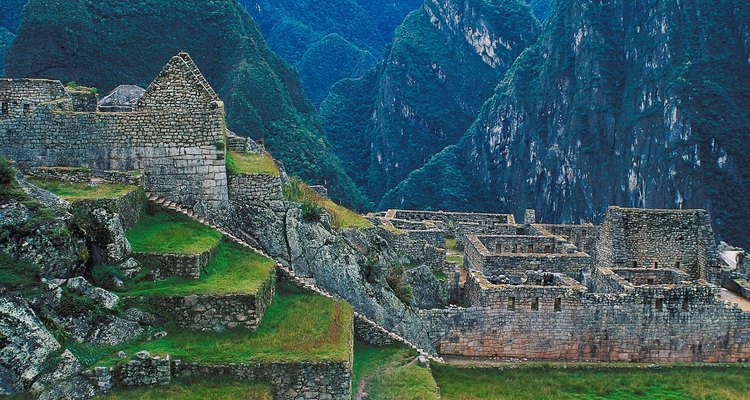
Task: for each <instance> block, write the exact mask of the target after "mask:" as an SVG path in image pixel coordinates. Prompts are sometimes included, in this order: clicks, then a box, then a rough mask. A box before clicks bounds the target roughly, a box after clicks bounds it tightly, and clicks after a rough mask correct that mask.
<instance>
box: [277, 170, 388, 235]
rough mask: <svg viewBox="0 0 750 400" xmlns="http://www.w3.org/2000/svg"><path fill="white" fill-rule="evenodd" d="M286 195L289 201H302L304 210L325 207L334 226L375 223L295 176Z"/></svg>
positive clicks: (367, 226)
mask: <svg viewBox="0 0 750 400" xmlns="http://www.w3.org/2000/svg"><path fill="white" fill-rule="evenodd" d="M284 197H285V198H286V199H287V200H288V201H292V202H296V203H301V204H302V205H303V211H304V210H305V209H306V207H305V206H308V207H307V208H308V209H309V208H316V207H317V208H323V209H325V210H326V212H328V214H329V215H330V216H331V218H332V219H333V226H334V227H336V228H338V229H347V228H354V229H365V228H372V227H373V226H374V224H373V223H372V222H370V221H369V220H368V219H367V218H365V217H363V216H361V215H359V214H357V213H356V212H354V211H352V210H350V209H348V208H346V207H343V206H340V205H338V204H336V203H334V202H333V201H332V200H330V199H327V198H325V197H322V196H320V195H319V194H318V193H316V192H315V191H314V190H313V189H312V188H310V186H308V185H306V184H305V183H304V182H302V181H301V180H299V179H298V178H293V179H292V180H291V182H290V183H289V184H288V185H285V186H284Z"/></svg>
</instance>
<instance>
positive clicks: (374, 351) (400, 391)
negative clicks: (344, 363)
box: [352, 342, 439, 400]
mask: <svg viewBox="0 0 750 400" xmlns="http://www.w3.org/2000/svg"><path fill="white" fill-rule="evenodd" d="M416 356H417V354H416V352H415V351H414V350H412V349H410V348H408V347H406V346H403V345H394V346H386V347H373V346H369V345H366V344H364V343H359V342H357V343H355V346H354V368H353V374H352V375H353V386H352V387H353V393H352V394H353V395H356V392H357V389H358V387H359V384H360V382H363V380H364V382H365V392H367V393H368V399H372V400H401V399H403V400H412V399H413V400H421V399H438V398H439V395H438V389H437V385H436V384H435V380H434V379H433V378H432V376H431V375H430V370H429V369H427V368H426V367H421V366H419V365H417V364H416V363H415V364H409V363H410V362H411V361H413V360H414V358H415V357H416Z"/></svg>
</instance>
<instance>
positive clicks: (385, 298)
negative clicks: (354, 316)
mask: <svg viewBox="0 0 750 400" xmlns="http://www.w3.org/2000/svg"><path fill="white" fill-rule="evenodd" d="M235 206H236V207H237V209H236V210H235V211H236V215H237V216H238V218H236V220H235V221H236V224H235V225H233V226H231V227H230V228H232V229H233V230H234V231H235V232H236V233H237V234H238V236H240V237H241V238H243V239H245V240H247V241H250V242H252V243H259V244H260V246H261V247H262V248H263V249H264V250H265V251H266V252H267V253H268V254H269V255H270V256H272V257H273V258H275V259H276V260H278V261H280V262H281V263H283V264H285V265H287V266H289V267H290V268H291V269H292V270H293V271H294V272H295V273H296V275H297V276H299V277H301V278H307V279H309V280H310V281H312V282H314V284H315V285H317V286H318V287H320V288H321V289H323V290H325V291H327V292H329V293H331V294H333V295H336V296H339V297H340V298H342V299H344V300H346V301H347V302H348V303H350V304H351V305H352V306H353V307H354V309H355V310H356V311H357V312H358V313H361V314H363V315H365V316H366V317H368V318H369V319H371V320H373V321H376V322H377V323H378V324H380V325H381V326H383V327H386V328H388V329H390V330H392V331H393V332H396V333H398V334H399V335H400V336H402V337H404V338H406V339H408V340H409V341H411V342H412V343H414V344H416V345H417V346H419V347H421V348H423V349H425V350H427V351H433V352H434V348H433V347H432V343H430V342H429V341H428V340H426V338H427V332H426V331H425V330H424V327H423V325H422V322H421V321H420V320H419V318H418V316H417V314H416V312H415V311H414V310H413V309H412V308H411V307H410V306H407V305H406V304H404V303H403V302H401V300H399V299H398V298H397V297H396V295H395V294H394V293H393V291H392V290H391V289H390V288H388V286H387V285H386V284H385V282H384V281H383V282H377V281H376V282H369V281H368V280H367V279H366V277H365V272H364V267H365V265H367V264H368V263H375V264H377V265H378V267H377V268H379V269H382V270H387V269H388V267H389V266H390V265H394V264H396V263H398V261H399V257H398V255H397V254H396V253H395V252H394V251H393V249H392V248H390V247H389V245H388V243H387V241H386V240H385V239H384V238H382V237H381V236H379V234H378V232H379V228H372V229H367V230H357V229H347V230H345V231H344V232H340V231H336V230H333V229H332V228H331V227H330V226H329V225H327V224H326V223H325V219H324V222H322V223H321V222H310V221H306V220H305V219H304V218H303V217H302V212H301V209H300V206H299V205H298V204H296V203H290V202H286V201H273V202H269V203H252V202H247V203H243V204H235Z"/></svg>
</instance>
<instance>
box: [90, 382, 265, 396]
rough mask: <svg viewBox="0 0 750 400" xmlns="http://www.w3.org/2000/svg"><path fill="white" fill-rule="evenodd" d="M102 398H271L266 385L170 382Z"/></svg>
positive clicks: (120, 390) (118, 392)
mask: <svg viewBox="0 0 750 400" xmlns="http://www.w3.org/2000/svg"><path fill="white" fill-rule="evenodd" d="M99 398H100V399H104V400H126V399H127V400H222V399H245V400H271V398H272V397H271V389H270V388H269V387H268V385H260V384H252V383H245V382H233V383H200V382H194V383H192V382H191V383H172V384H171V385H169V386H160V387H154V388H135V389H119V390H117V391H115V392H113V393H110V394H108V395H106V396H101V397H99Z"/></svg>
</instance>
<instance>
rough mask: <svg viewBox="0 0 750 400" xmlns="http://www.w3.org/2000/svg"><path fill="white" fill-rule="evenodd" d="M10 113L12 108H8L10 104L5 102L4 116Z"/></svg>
mask: <svg viewBox="0 0 750 400" xmlns="http://www.w3.org/2000/svg"><path fill="white" fill-rule="evenodd" d="M8 113H10V108H9V107H8V103H6V102H3V114H8Z"/></svg>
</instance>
